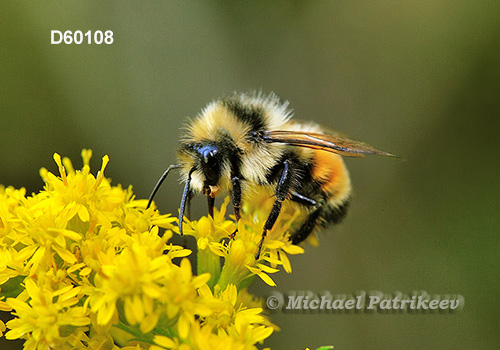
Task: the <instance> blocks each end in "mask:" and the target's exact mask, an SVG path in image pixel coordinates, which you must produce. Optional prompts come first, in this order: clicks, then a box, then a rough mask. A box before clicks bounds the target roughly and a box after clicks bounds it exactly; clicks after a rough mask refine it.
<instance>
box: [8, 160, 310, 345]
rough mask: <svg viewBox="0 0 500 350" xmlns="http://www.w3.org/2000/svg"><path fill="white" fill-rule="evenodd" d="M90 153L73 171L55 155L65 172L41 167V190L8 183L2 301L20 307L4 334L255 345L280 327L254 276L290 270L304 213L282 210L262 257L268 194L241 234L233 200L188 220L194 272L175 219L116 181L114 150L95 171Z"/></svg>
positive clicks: (72, 341)
mask: <svg viewBox="0 0 500 350" xmlns="http://www.w3.org/2000/svg"><path fill="white" fill-rule="evenodd" d="M91 155H92V153H91V151H89V150H84V151H83V152H82V157H83V163H84V164H83V168H82V169H81V170H75V169H74V168H73V165H72V163H71V162H70V160H69V159H67V158H64V159H61V157H60V156H59V155H58V154H55V155H54V159H55V162H56V163H57V166H58V168H59V174H58V175H55V174H52V173H51V172H49V171H47V170H46V169H42V170H41V171H40V173H41V176H42V178H43V180H44V181H45V187H44V189H43V190H42V191H40V192H39V193H37V194H32V195H28V196H27V195H26V193H25V192H26V191H25V190H24V189H14V188H12V187H3V186H0V310H3V311H9V312H11V313H12V316H13V319H12V320H10V321H8V322H7V323H6V324H3V323H2V322H1V321H0V333H5V334H4V336H5V337H6V338H7V339H24V340H25V343H24V348H25V349H30V350H34V349H37V350H48V349H103V350H105V349H136V350H137V349H152V350H158V349H182V350H189V349H257V347H256V344H258V343H262V342H263V341H264V340H265V339H266V338H268V337H269V336H270V335H271V334H272V333H273V331H274V330H276V329H277V327H276V326H275V325H273V324H272V323H271V322H270V321H269V319H268V317H267V316H266V315H265V314H264V313H263V305H262V301H261V300H259V299H257V298H255V297H254V296H252V295H251V294H249V293H248V292H247V287H248V286H249V285H250V284H251V283H252V281H253V280H254V279H255V276H258V277H259V278H260V279H262V280H263V281H264V282H265V283H267V284H269V285H274V282H273V280H272V278H271V276H270V275H272V274H273V273H275V272H277V271H278V270H280V269H281V268H283V269H284V270H285V271H286V272H291V266H290V262H289V259H288V256H287V255H288V254H299V253H302V248H299V247H297V246H293V245H291V244H290V242H289V241H288V239H287V232H288V230H289V228H290V225H292V224H293V222H294V221H295V219H296V214H295V213H294V211H290V212H288V213H286V212H285V213H283V215H282V218H281V219H280V220H279V221H278V223H277V225H276V227H275V229H274V230H272V231H271V232H270V233H269V235H268V237H267V238H266V241H265V244H264V246H263V250H262V255H261V258H260V260H259V261H255V252H256V249H257V244H258V242H259V240H260V237H261V232H262V227H263V224H264V221H265V219H266V215H267V213H268V210H265V209H264V210H263V209H262V208H263V207H265V205H263V204H262V203H259V204H258V205H257V204H255V203H254V204H252V205H253V206H254V207H247V208H245V210H244V214H243V216H242V219H241V220H240V222H239V224H238V232H237V234H236V236H235V238H234V239H229V236H230V235H231V233H233V232H234V231H235V229H236V226H235V223H234V221H233V220H229V219H228V218H226V211H227V205H228V199H226V200H225V201H224V204H223V205H222V206H221V209H220V210H216V212H215V215H214V218H211V217H202V218H201V219H199V220H197V221H186V222H185V233H186V234H188V235H191V236H194V237H195V239H196V244H197V249H196V251H197V253H196V257H195V258H196V259H195V260H196V264H197V269H196V270H197V274H196V275H195V274H193V268H192V266H191V263H190V261H189V260H188V258H187V257H188V256H190V255H192V251H191V250H189V249H185V248H183V247H181V246H178V245H173V244H171V243H169V239H170V238H171V237H172V235H173V234H174V233H176V232H178V228H177V223H176V219H175V218H174V217H172V216H171V215H160V214H159V212H158V211H157V210H156V209H155V208H154V207H152V208H149V209H146V201H145V200H137V199H135V197H134V194H133V192H132V189H131V187H129V188H127V189H124V188H122V187H121V186H120V185H118V186H112V185H111V184H110V180H109V179H108V178H106V177H105V176H104V170H105V168H106V164H107V163H108V157H107V156H105V157H103V160H102V167H101V169H100V171H99V172H98V174H97V175H96V176H94V175H92V174H91V173H90V167H89V160H90V157H91ZM159 228H162V229H163V230H164V232H163V234H161V235H160V234H159V233H160V232H159ZM193 258H194V257H193ZM193 261H194V259H193Z"/></svg>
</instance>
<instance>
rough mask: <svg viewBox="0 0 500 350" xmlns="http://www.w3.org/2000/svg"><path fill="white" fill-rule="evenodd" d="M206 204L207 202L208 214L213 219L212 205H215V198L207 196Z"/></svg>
mask: <svg viewBox="0 0 500 350" xmlns="http://www.w3.org/2000/svg"><path fill="white" fill-rule="evenodd" d="M207 204H208V215H210V217H211V218H212V219H213V218H214V206H215V198H214V197H212V196H207Z"/></svg>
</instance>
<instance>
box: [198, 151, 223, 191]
mask: <svg viewBox="0 0 500 350" xmlns="http://www.w3.org/2000/svg"><path fill="white" fill-rule="evenodd" d="M197 151H198V154H199V156H200V163H201V168H202V170H203V173H204V174H205V176H206V178H207V180H208V182H209V185H215V184H217V181H219V177H220V155H219V150H218V148H217V147H216V146H214V145H204V146H202V147H200V148H198V150H197Z"/></svg>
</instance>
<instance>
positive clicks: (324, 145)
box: [263, 130, 397, 157]
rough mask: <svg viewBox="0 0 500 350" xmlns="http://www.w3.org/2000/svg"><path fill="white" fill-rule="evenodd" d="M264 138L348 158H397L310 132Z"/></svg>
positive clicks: (283, 132)
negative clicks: (372, 155)
mask: <svg viewBox="0 0 500 350" xmlns="http://www.w3.org/2000/svg"><path fill="white" fill-rule="evenodd" d="M263 138H264V141H265V142H278V143H285V144H287V145H292V146H299V147H307V148H312V149H317V150H323V151H328V152H332V153H337V154H340V155H343V156H348V157H364V156H365V154H378V155H382V156H388V157H397V156H395V155H393V154H390V153H387V152H384V151H380V150H378V149H375V148H373V147H372V146H370V145H367V144H366V143H363V142H358V141H353V140H349V139H347V138H343V137H338V136H332V135H327V134H320V133H314V132H308V131H288V130H274V131H266V132H264V134H263Z"/></svg>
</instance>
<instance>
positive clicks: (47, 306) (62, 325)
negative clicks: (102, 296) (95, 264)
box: [5, 278, 90, 349]
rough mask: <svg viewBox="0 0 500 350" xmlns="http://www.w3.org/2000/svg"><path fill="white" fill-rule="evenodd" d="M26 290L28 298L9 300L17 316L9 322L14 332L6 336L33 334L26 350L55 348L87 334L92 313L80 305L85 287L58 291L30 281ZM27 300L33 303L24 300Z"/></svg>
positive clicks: (69, 287)
mask: <svg viewBox="0 0 500 350" xmlns="http://www.w3.org/2000/svg"><path fill="white" fill-rule="evenodd" d="M25 288H26V290H25V294H26V295H23V296H22V297H21V296H20V297H18V298H8V299H7V304H8V305H9V306H10V307H11V308H12V309H14V310H15V312H14V313H13V314H14V315H15V316H16V317H17V318H15V319H13V320H11V321H9V322H7V327H8V328H9V329H10V330H9V331H8V332H7V333H6V335H5V337H6V338H7V339H17V338H20V337H22V336H24V335H26V334H30V337H29V338H28V341H27V342H26V344H25V349H43V348H46V349H52V348H58V347H60V346H63V345H65V344H66V343H68V342H71V341H73V340H74V339H71V338H73V336H72V335H73V334H75V333H76V334H78V333H79V332H85V331H87V329H88V328H87V327H85V326H87V325H88V324H89V323H90V318H89V316H88V310H87V309H86V308H85V307H82V306H78V305H77V304H78V302H79V301H80V298H81V297H82V287H73V286H71V285H69V286H65V287H62V288H61V289H58V290H55V291H54V290H51V289H50V287H49V288H47V286H39V285H37V284H36V282H35V281H34V280H33V279H31V278H28V279H26V280H25ZM25 298H26V299H29V301H28V302H26V301H24V300H23V299H25ZM65 333H67V334H68V335H67V336H65Z"/></svg>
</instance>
